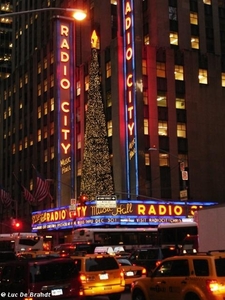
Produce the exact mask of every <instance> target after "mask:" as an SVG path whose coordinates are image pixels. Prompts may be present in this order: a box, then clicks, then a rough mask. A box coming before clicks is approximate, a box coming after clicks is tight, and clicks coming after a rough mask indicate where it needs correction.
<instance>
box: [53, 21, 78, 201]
mask: <svg viewBox="0 0 225 300" xmlns="http://www.w3.org/2000/svg"><path fill="white" fill-rule="evenodd" d="M73 26H74V25H73V22H71V21H68V20H64V19H63V18H61V17H60V18H59V19H57V20H56V40H57V53H56V64H57V69H56V77H57V78H56V82H57V118H56V122H57V133H58V143H57V152H56V153H57V155H58V160H57V170H58V172H57V202H58V206H62V205H68V204H69V203H70V199H71V198H73V197H74V134H75V133H74V66H75V64H74V57H75V55H74V48H75V47H74V36H73V35H74V31H73Z"/></svg>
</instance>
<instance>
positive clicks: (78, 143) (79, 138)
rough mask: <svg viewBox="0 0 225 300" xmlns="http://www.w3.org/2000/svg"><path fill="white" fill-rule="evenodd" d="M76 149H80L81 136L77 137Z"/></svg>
mask: <svg viewBox="0 0 225 300" xmlns="http://www.w3.org/2000/svg"><path fill="white" fill-rule="evenodd" d="M77 149H81V135H80V134H78V136H77Z"/></svg>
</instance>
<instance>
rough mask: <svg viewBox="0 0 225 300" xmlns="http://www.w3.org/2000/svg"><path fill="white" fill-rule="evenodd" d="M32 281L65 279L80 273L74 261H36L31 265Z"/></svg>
mask: <svg viewBox="0 0 225 300" xmlns="http://www.w3.org/2000/svg"><path fill="white" fill-rule="evenodd" d="M30 275H31V282H42V281H55V280H64V279H65V278H70V277H73V276H77V275H78V270H77V268H76V266H75V264H74V262H73V261H64V262H56V261H52V262H47V263H46V264H38V263H34V264H32V265H30Z"/></svg>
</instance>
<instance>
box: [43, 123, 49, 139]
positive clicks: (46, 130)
mask: <svg viewBox="0 0 225 300" xmlns="http://www.w3.org/2000/svg"><path fill="white" fill-rule="evenodd" d="M47 137H48V127H47V126H44V139H47Z"/></svg>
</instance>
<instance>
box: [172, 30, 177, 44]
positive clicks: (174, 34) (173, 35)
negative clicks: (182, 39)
mask: <svg viewBox="0 0 225 300" xmlns="http://www.w3.org/2000/svg"><path fill="white" fill-rule="evenodd" d="M170 44H171V45H178V34H177V33H176V32H170Z"/></svg>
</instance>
